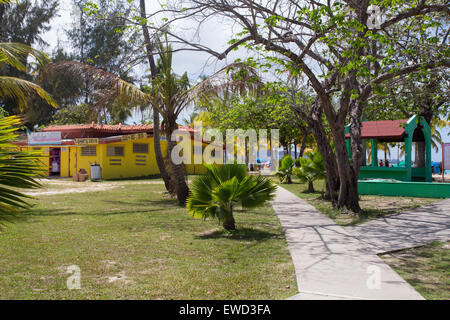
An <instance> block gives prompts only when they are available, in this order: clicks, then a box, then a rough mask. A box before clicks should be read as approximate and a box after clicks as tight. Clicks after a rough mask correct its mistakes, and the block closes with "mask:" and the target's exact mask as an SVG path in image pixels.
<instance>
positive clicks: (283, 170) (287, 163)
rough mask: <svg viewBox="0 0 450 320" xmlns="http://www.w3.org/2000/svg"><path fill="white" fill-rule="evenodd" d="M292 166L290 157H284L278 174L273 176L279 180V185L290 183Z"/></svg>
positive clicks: (292, 162)
mask: <svg viewBox="0 0 450 320" xmlns="http://www.w3.org/2000/svg"><path fill="white" fill-rule="evenodd" d="M294 166H295V161H294V159H292V157H291V156H290V155H285V156H284V157H283V159H281V161H280V167H279V169H278V172H277V173H276V174H275V175H276V176H277V177H278V178H279V179H280V182H281V183H284V182H286V183H288V184H290V183H292V175H293V169H294Z"/></svg>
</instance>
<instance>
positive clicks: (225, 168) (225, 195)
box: [186, 164, 277, 231]
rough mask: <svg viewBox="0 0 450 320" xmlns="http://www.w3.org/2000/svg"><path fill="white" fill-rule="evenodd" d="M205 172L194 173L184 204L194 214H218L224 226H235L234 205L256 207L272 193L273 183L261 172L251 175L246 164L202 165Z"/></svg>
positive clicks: (202, 215)
mask: <svg viewBox="0 0 450 320" xmlns="http://www.w3.org/2000/svg"><path fill="white" fill-rule="evenodd" d="M205 167H206V169H207V173H206V174H205V175H202V176H198V177H196V178H195V179H194V180H193V182H192V185H191V193H190V196H189V198H188V200H187V204H186V208H187V210H188V212H189V213H190V214H192V215H193V216H194V217H199V218H203V219H207V218H217V219H218V220H219V222H221V223H222V225H223V227H224V228H225V229H226V230H228V231H232V230H235V229H236V225H235V220H234V216H233V208H234V206H235V205H236V204H240V205H241V206H242V208H255V207H258V206H262V205H264V204H265V203H266V202H267V201H270V200H271V199H273V198H274V196H275V191H276V188H277V187H276V185H275V184H274V183H273V182H272V181H271V180H270V179H268V178H265V177H263V176H250V175H248V169H247V167H246V166H245V165H240V164H226V165H222V166H217V165H210V164H206V165H205Z"/></svg>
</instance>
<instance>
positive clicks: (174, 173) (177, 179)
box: [164, 119, 189, 205]
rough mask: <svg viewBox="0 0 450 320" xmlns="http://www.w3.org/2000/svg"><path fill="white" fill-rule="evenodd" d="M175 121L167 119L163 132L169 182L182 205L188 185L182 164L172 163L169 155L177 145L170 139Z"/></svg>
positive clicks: (186, 196) (187, 194) (187, 195)
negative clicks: (165, 143)
mask: <svg viewBox="0 0 450 320" xmlns="http://www.w3.org/2000/svg"><path fill="white" fill-rule="evenodd" d="M177 127H178V126H177V124H176V121H175V120H174V119H169V123H166V127H165V130H164V132H165V134H166V137H167V160H168V163H169V175H170V179H171V182H172V183H173V185H174V187H175V193H176V195H177V199H178V202H179V203H180V204H182V205H185V204H186V201H187V198H188V197H189V187H188V185H187V182H186V178H185V177H186V175H185V173H184V170H183V166H182V165H177V164H175V163H173V161H172V158H171V155H172V151H173V149H174V148H175V146H176V145H177V142H176V141H172V139H171V138H172V134H173V132H174V131H175V129H176V128H177Z"/></svg>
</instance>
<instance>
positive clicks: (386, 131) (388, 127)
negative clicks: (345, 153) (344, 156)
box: [346, 119, 408, 142]
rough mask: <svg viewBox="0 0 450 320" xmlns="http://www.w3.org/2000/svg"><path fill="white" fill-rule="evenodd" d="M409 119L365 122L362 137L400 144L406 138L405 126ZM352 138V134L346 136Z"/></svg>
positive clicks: (362, 127)
mask: <svg viewBox="0 0 450 320" xmlns="http://www.w3.org/2000/svg"><path fill="white" fill-rule="evenodd" d="M406 122H408V120H407V119H402V120H381V121H363V123H362V126H361V137H362V138H363V139H378V140H380V141H386V142H389V141H392V142H395V141H397V142H400V141H402V140H403V139H404V138H405V134H406V133H405V128H404V126H403V125H404V124H405V123H406ZM346 138H347V139H349V138H350V134H347V135H346Z"/></svg>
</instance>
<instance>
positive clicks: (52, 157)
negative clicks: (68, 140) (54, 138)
mask: <svg viewBox="0 0 450 320" xmlns="http://www.w3.org/2000/svg"><path fill="white" fill-rule="evenodd" d="M49 151H50V153H49V161H50V163H49V165H50V166H49V168H50V176H51V177H60V176H61V148H50V150H49Z"/></svg>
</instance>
